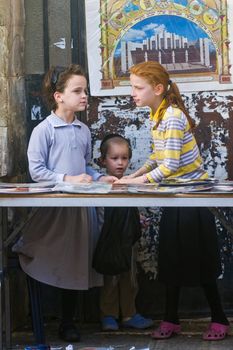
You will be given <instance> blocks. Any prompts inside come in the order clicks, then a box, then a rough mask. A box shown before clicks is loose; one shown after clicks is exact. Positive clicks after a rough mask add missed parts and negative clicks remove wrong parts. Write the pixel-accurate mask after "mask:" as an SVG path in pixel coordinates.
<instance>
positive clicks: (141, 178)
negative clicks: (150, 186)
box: [114, 175, 146, 185]
mask: <svg viewBox="0 0 233 350" xmlns="http://www.w3.org/2000/svg"><path fill="white" fill-rule="evenodd" d="M145 182H146V181H145V177H144V176H143V175H142V176H138V177H133V178H132V177H131V175H129V176H124V177H122V178H121V179H119V180H117V181H115V182H114V184H123V185H124V184H143V183H145Z"/></svg>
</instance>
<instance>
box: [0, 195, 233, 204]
mask: <svg viewBox="0 0 233 350" xmlns="http://www.w3.org/2000/svg"><path fill="white" fill-rule="evenodd" d="M103 206H105V207H184V206H188V207H233V193H218V194H216V193H215V194H212V193H208V192H206V193H195V194H194V193H193V194H166V195H165V194H163V195H161V194H147V193H146V194H144V193H142V194H141V193H140V194H132V193H129V194H122V193H116V194H112V193H108V194H63V193H53V194H36V195H35V194H10V195H6V194H0V207H103Z"/></svg>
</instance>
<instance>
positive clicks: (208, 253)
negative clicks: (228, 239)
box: [118, 61, 229, 340]
mask: <svg viewBox="0 0 233 350" xmlns="http://www.w3.org/2000/svg"><path fill="white" fill-rule="evenodd" d="M130 82H131V85H132V97H133V99H134V101H135V103H136V105H137V106H138V107H144V106H148V107H150V109H151V113H150V119H151V121H152V124H153V125H152V130H151V132H152V137H153V144H154V145H153V146H154V149H153V153H152V154H151V156H150V158H149V159H148V161H147V162H146V163H145V165H143V166H142V167H141V168H140V169H138V170H137V171H136V172H134V173H133V174H131V175H129V176H128V177H125V178H123V179H121V180H118V183H148V182H151V183H159V182H160V181H161V180H163V179H164V178H180V179H207V178H208V175H207V173H206V172H205V171H204V170H203V168H202V159H201V157H200V154H199V150H198V147H197V144H196V141H195V138H194V135H193V133H192V128H193V126H194V124H193V122H192V120H191V118H190V116H189V115H188V113H187V111H186V109H185V107H184V103H183V101H182V99H181V95H180V93H179V90H178V87H177V85H176V84H175V83H174V82H173V81H172V80H171V79H170V77H169V74H168V72H167V71H166V70H165V68H164V67H163V66H162V65H161V64H159V63H158V62H155V61H151V62H150V61H148V62H143V63H139V64H136V65H135V66H133V67H131V69H130ZM158 255H159V257H158V279H159V280H160V281H161V282H163V283H164V284H165V286H166V310H165V315H164V320H163V321H162V323H161V324H160V326H159V328H158V329H156V330H155V331H154V332H153V333H152V337H153V338H156V339H164V338H169V337H171V336H172V335H173V334H177V333H179V332H180V331H181V327H180V324H179V316H178V303H179V294H180V287H181V286H197V285H200V286H202V288H203V291H204V293H205V295H206V298H207V301H208V304H209V307H210V310H211V323H210V325H209V327H208V329H207V330H206V332H205V333H204V334H203V339H205V340H220V339H223V338H224V337H225V336H226V335H227V333H228V331H229V322H228V320H227V318H226V316H225V314H224V311H223V309H222V306H221V301H220V296H219V292H218V288H217V283H216V279H217V277H218V276H219V275H220V272H221V265H220V258H219V250H218V241H217V234H216V227H215V221H214V217H213V216H212V215H211V213H210V212H209V211H208V209H207V208H189V207H186V208H164V210H163V214H162V218H161V223H160V237H159V253H158Z"/></svg>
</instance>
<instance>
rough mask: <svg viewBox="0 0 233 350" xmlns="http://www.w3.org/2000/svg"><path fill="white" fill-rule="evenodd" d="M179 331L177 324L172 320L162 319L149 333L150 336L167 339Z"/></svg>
mask: <svg viewBox="0 0 233 350" xmlns="http://www.w3.org/2000/svg"><path fill="white" fill-rule="evenodd" d="M180 332H181V327H180V325H179V324H175V323H172V322H167V321H162V322H161V323H160V325H159V327H158V328H157V329H155V330H154V331H153V332H152V333H151V337H152V338H154V339H168V338H170V337H171V336H173V335H175V334H179V333H180Z"/></svg>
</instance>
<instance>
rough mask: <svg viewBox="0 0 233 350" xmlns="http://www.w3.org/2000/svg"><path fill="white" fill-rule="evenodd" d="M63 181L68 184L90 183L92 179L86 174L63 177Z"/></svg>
mask: <svg viewBox="0 0 233 350" xmlns="http://www.w3.org/2000/svg"><path fill="white" fill-rule="evenodd" d="M63 180H64V181H65V182H69V183H80V182H92V177H91V176H90V175H88V174H80V175H75V176H70V175H65V176H64V179H63Z"/></svg>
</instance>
